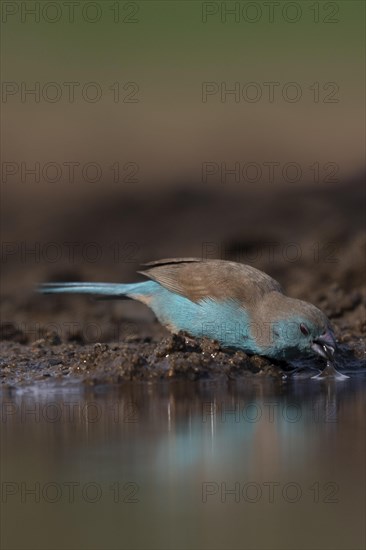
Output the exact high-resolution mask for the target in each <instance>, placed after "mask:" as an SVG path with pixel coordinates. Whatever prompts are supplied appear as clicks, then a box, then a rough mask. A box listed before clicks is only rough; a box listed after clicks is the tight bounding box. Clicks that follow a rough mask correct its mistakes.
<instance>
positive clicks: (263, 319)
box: [38, 258, 336, 361]
mask: <svg viewBox="0 0 366 550" xmlns="http://www.w3.org/2000/svg"><path fill="white" fill-rule="evenodd" d="M143 266H144V267H145V269H144V270H143V271H138V273H140V274H142V275H144V276H145V277H146V278H147V279H148V280H146V281H143V282H137V283H127V284H124V283H93V282H52V283H43V284H41V285H40V286H39V288H38V290H39V291H40V292H41V293H48V294H50V293H51V294H53V293H57V294H59V293H69V294H90V295H95V296H99V297H101V298H103V297H104V298H116V299H120V298H132V299H133V300H138V301H139V302H142V303H143V304H145V305H147V306H148V307H149V308H150V309H151V310H152V311H153V312H154V314H155V316H156V317H157V319H158V321H159V322H160V323H161V324H162V325H163V326H165V327H166V328H167V329H168V330H169V331H170V332H172V333H174V334H177V333H179V332H183V333H186V334H187V335H189V336H192V337H194V338H208V339H211V340H215V341H217V342H218V343H219V344H220V346H221V347H222V348H228V349H239V350H242V351H244V352H245V353H247V354H249V355H254V354H256V355H261V356H264V357H268V358H270V359H274V360H280V361H281V360H283V361H288V360H291V359H294V358H296V357H301V356H311V355H314V354H316V355H319V356H321V357H323V358H325V359H327V360H328V361H330V360H332V358H333V356H334V353H335V351H336V340H335V336H334V332H333V330H332V327H331V324H330V321H329V319H328V318H327V317H326V315H325V314H324V313H323V312H322V311H321V310H320V309H318V308H317V307H316V306H314V305H312V304H310V303H308V302H305V301H302V300H299V299H296V298H291V297H289V296H286V294H285V293H284V291H283V289H282V287H281V285H280V284H279V283H278V282H277V281H276V280H275V279H273V278H272V277H270V276H269V275H267V274H266V273H264V272H262V271H260V270H259V269H256V268H254V267H252V266H250V265H246V264H242V263H237V262H232V261H227V260H216V259H200V258H171V259H165V260H158V261H153V262H149V263H146V264H143Z"/></svg>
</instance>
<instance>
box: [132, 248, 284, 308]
mask: <svg viewBox="0 0 366 550" xmlns="http://www.w3.org/2000/svg"><path fill="white" fill-rule="evenodd" d="M145 265H146V266H148V267H149V269H147V270H146V271H140V273H142V274H143V275H145V276H146V277H149V278H150V279H152V280H153V281H156V282H157V283H159V284H161V285H162V286H164V287H165V288H167V289H168V290H170V291H171V292H175V293H176V294H180V295H181V296H185V297H186V298H188V299H189V300H191V301H192V302H199V301H201V300H204V299H209V298H211V299H214V300H215V299H216V300H235V301H238V302H239V303H241V304H242V305H243V306H246V305H248V304H250V303H255V302H256V300H257V299H259V298H260V297H261V296H263V295H264V294H266V293H267V292H273V291H276V292H281V293H282V288H281V286H280V285H279V283H278V282H277V281H275V280H274V279H272V278H271V277H269V275H266V274H265V273H263V272H262V271H259V270H258V269H255V268H254V267H251V266H248V265H245V264H239V263H236V262H227V261H224V260H200V259H196V258H172V259H167V260H159V261H156V262H150V263H149V264H145ZM150 266H151V267H150Z"/></svg>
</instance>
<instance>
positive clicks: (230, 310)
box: [141, 281, 259, 353]
mask: <svg viewBox="0 0 366 550" xmlns="http://www.w3.org/2000/svg"><path fill="white" fill-rule="evenodd" d="M143 285H144V294H145V295H146V296H148V305H149V306H150V308H151V309H152V310H153V311H154V313H155V315H156V316H157V318H158V319H159V321H160V322H161V323H162V324H164V325H166V326H167V327H168V328H169V329H170V330H171V331H173V332H179V331H184V332H187V333H189V334H191V335H192V336H195V337H196V338H202V337H206V338H211V339H213V340H217V341H218V342H220V344H222V345H223V346H226V347H234V348H240V349H244V350H246V351H248V352H250V353H258V351H259V350H258V349H257V346H256V343H255V341H254V339H253V337H252V335H251V324H250V318H249V315H248V313H247V312H246V311H245V310H244V309H243V308H242V307H241V306H240V304H238V302H236V301H234V300H226V301H217V300H213V299H211V298H210V297H207V298H205V299H204V300H201V301H199V302H197V303H195V302H192V301H191V300H189V299H188V298H185V297H184V296H181V295H179V294H176V293H174V292H171V291H170V290H167V289H166V288H164V287H163V286H161V285H160V284H159V283H156V282H154V281H149V282H146V283H143ZM141 286H142V285H141Z"/></svg>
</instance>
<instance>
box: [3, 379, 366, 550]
mask: <svg viewBox="0 0 366 550" xmlns="http://www.w3.org/2000/svg"><path fill="white" fill-rule="evenodd" d="M365 394H366V376H365V374H360V375H358V376H357V375H352V376H351V377H350V378H349V379H348V380H345V381H342V382H341V383H339V382H338V381H335V380H332V381H327V380H319V381H314V380H311V379H309V378H308V379H297V378H296V377H295V378H290V379H287V380H284V381H272V380H267V379H263V378H262V377H260V376H257V377H253V378H248V380H246V381H241V382H237V381H230V382H222V381H221V382H220V383H217V382H200V383H198V382H191V383H188V382H181V383H178V382H177V383H154V384H147V383H144V384H136V383H135V384H122V385H120V386H118V387H109V388H107V387H92V386H82V387H81V386H79V385H74V386H70V385H66V386H63V385H59V386H57V385H56V386H55V385H51V384H47V383H44V384H39V385H37V386H35V385H33V386H30V387H28V388H26V389H23V390H21V391H20V390H17V391H14V392H13V391H10V392H9V391H8V392H3V393H2V396H1V399H2V403H1V405H2V406H1V411H2V419H1V420H2V422H1V428H2V435H1V441H2V445H1V454H2V456H1V459H2V471H1V489H2V514H1V519H2V525H1V528H2V547H3V548H6V549H9V550H10V549H17V550H18V549H20V548H21V549H35V548H37V549H48V550H52V549H74V550H75V549H79V548H83V549H103V550H106V549H117V548H118V549H159V550H160V549H169V550H171V549H187V548H192V549H210V550H212V549H225V550H228V549H248V550H249V549H251V550H252V549H258V550H262V549H266V550H272V549H276V550H277V549H281V550H283V549H287V548H288V549H291V550H297V549H299V550H300V549H301V550H304V549H310V548H314V549H315V548H316V549H330V548H336V549H345V550H349V549H352V550H356V549H358V548H360V549H361V548H364V547H365V517H366V510H365V463H366V445H365V434H366V429H365V428H366V426H365V424H366V421H365Z"/></svg>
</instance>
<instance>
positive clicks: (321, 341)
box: [311, 329, 337, 361]
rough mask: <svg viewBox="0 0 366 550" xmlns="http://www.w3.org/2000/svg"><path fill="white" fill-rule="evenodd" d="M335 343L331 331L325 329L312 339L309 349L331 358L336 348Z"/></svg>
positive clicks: (330, 359)
mask: <svg viewBox="0 0 366 550" xmlns="http://www.w3.org/2000/svg"><path fill="white" fill-rule="evenodd" d="M336 347H337V344H336V341H335V337H334V334H333V332H332V331H331V330H330V329H327V330H326V331H325V332H324V333H323V334H321V335H320V336H319V337H318V338H316V339H315V340H314V341H313V344H312V346H311V349H312V350H313V351H315V353H317V354H318V355H321V357H324V358H325V359H328V360H329V361H332V360H333V355H334V352H335V350H336Z"/></svg>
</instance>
